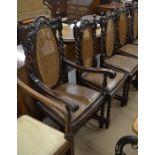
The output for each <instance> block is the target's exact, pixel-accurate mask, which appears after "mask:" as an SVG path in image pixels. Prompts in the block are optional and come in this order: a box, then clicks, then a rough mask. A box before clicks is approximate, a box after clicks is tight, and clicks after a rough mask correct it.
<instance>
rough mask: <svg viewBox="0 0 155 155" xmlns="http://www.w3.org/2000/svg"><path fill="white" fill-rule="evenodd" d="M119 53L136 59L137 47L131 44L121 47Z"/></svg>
mask: <svg viewBox="0 0 155 155" xmlns="http://www.w3.org/2000/svg"><path fill="white" fill-rule="evenodd" d="M119 51H121V52H123V53H126V54H129V55H132V56H135V57H138V46H137V45H133V44H126V45H125V46H123V47H121V48H120V49H119Z"/></svg>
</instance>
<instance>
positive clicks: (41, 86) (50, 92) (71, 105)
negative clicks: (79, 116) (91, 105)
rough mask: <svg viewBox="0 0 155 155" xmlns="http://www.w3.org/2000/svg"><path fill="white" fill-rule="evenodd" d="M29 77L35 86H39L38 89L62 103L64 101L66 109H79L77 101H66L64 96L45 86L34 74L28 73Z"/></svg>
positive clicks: (73, 110) (72, 110)
mask: <svg viewBox="0 0 155 155" xmlns="http://www.w3.org/2000/svg"><path fill="white" fill-rule="evenodd" d="M29 77H30V79H31V80H32V81H33V82H34V83H35V84H36V86H38V87H39V89H41V90H42V91H43V92H44V93H47V94H48V95H49V96H51V97H53V98H55V99H57V100H59V101H61V102H62V103H64V104H65V106H66V107H68V109H70V110H71V112H76V111H77V110H78V109H79V105H78V103H75V102H74V103H69V102H66V101H65V99H64V97H62V96H60V95H59V94H57V92H55V91H54V90H52V89H50V88H49V87H47V86H46V85H45V84H44V83H43V82H41V81H40V80H39V79H38V78H37V77H36V76H35V75H34V74H30V75H29ZM66 98H67V97H66ZM67 100H69V98H67Z"/></svg>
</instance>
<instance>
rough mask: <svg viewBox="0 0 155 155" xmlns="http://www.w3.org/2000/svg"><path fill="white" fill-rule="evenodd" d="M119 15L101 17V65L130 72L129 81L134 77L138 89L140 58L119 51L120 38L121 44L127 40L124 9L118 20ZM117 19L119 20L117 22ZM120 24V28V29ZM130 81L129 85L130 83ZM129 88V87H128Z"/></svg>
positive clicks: (113, 13) (110, 14)
mask: <svg viewBox="0 0 155 155" xmlns="http://www.w3.org/2000/svg"><path fill="white" fill-rule="evenodd" d="M117 17H118V16H117V15H116V13H115V12H111V13H108V14H106V15H104V16H102V17H101V18H100V22H99V23H100V26H101V43H100V46H101V52H100V53H101V54H100V66H101V67H109V68H111V69H117V70H119V71H122V72H126V73H127V74H128V78H129V81H130V82H131V81H132V79H133V78H134V77H136V78H135V80H134V83H135V87H136V88H137V89H138V59H137V58H134V57H130V56H126V55H122V54H121V53H119V52H118V50H119V49H118V40H119V38H120V44H121V45H124V44H125V42H126V38H127V37H126V30H125V28H126V27H124V26H122V25H123V24H124V22H123V23H122V19H123V21H124V19H126V16H125V12H124V11H123V12H122V14H121V17H120V19H121V20H119V22H118V20H117V19H118V18H117ZM116 21H117V22H116ZM118 24H119V25H120V28H121V27H122V28H121V29H120V30H121V31H118ZM130 82H129V83H130ZM129 83H128V87H129V86H130V84H129ZM128 89H129V88H128Z"/></svg>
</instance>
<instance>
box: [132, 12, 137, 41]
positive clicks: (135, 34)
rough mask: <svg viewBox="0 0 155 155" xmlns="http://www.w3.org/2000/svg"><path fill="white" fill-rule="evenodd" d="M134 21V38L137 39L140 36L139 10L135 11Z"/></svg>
mask: <svg viewBox="0 0 155 155" xmlns="http://www.w3.org/2000/svg"><path fill="white" fill-rule="evenodd" d="M133 20H134V22H133V38H134V40H135V39H137V36H138V10H135V11H134V19H133Z"/></svg>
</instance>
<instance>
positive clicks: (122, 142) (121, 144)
mask: <svg viewBox="0 0 155 155" xmlns="http://www.w3.org/2000/svg"><path fill="white" fill-rule="evenodd" d="M126 145H131V146H132V148H138V137H135V136H124V137H122V138H120V139H119V140H118V142H117V144H116V146H115V155H124V154H126V153H125V152H124V150H123V149H124V148H125V146H126Z"/></svg>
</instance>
